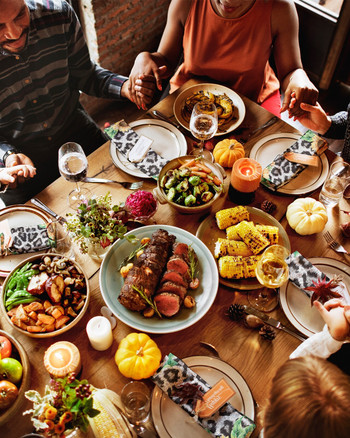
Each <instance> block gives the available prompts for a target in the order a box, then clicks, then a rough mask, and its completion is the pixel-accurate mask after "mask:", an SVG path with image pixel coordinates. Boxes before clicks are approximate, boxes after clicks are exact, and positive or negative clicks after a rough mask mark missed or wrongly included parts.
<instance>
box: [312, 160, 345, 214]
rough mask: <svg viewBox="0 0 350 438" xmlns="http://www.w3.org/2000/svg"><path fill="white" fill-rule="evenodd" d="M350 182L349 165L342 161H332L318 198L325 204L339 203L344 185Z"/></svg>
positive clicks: (333, 204)
mask: <svg viewBox="0 0 350 438" xmlns="http://www.w3.org/2000/svg"><path fill="white" fill-rule="evenodd" d="M349 182H350V165H349V164H347V163H344V162H343V161H336V162H334V163H332V165H331V167H330V169H329V173H328V176H327V179H326V180H325V182H324V183H323V186H322V189H321V193H320V197H319V200H320V201H321V202H322V204H324V205H325V206H329V207H333V206H335V205H337V204H339V201H340V198H341V197H342V194H343V191H344V189H345V186H346V185H347V184H348V183H349Z"/></svg>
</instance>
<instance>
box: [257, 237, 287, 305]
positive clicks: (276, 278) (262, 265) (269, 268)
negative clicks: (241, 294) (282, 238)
mask: <svg viewBox="0 0 350 438" xmlns="http://www.w3.org/2000/svg"><path fill="white" fill-rule="evenodd" d="M289 255H290V252H289V251H288V249H287V248H285V247H284V246H282V245H271V246H269V247H268V248H266V249H265V251H264V252H263V254H262V256H261V258H260V259H259V261H258V262H257V265H256V268H255V275H256V278H257V280H258V281H259V283H261V284H262V286H264V287H263V288H262V289H259V290H257V291H250V292H249V293H248V301H249V303H250V304H251V305H252V306H253V307H255V308H257V309H259V310H261V311H263V312H270V311H271V310H273V309H274V308H275V307H276V306H277V304H278V290H279V288H280V287H281V286H282V285H283V284H284V283H285V282H286V281H287V280H288V275H289V269H288V265H287V263H286V261H285V259H286V258H287V257H288V256H289Z"/></svg>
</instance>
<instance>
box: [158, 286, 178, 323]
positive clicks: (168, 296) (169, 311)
mask: <svg viewBox="0 0 350 438" xmlns="http://www.w3.org/2000/svg"><path fill="white" fill-rule="evenodd" d="M154 301H155V303H156V305H157V309H158V311H159V313H161V314H162V315H164V316H168V317H171V316H174V315H176V313H178V312H179V310H180V305H181V299H180V297H179V296H178V295H176V294H172V293H167V292H163V293H161V294H159V295H156V296H155V297H154Z"/></svg>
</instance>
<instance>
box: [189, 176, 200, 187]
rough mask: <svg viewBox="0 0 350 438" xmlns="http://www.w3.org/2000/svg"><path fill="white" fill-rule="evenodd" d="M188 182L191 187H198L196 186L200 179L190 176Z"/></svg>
mask: <svg viewBox="0 0 350 438" xmlns="http://www.w3.org/2000/svg"><path fill="white" fill-rule="evenodd" d="M188 182H189V183H190V184H191V185H192V186H198V184H200V182H201V179H200V177H199V176H195V175H193V176H190V178H189V179H188Z"/></svg>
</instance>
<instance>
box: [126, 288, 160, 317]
mask: <svg viewBox="0 0 350 438" xmlns="http://www.w3.org/2000/svg"><path fill="white" fill-rule="evenodd" d="M132 288H133V289H134V290H135V291H136V292H137V293H138V294H139V295H140V296H141V298H143V299H144V300H145V301H146V303H147V304H148V305H149V306H150V307H151V308H152V309H153V310H154V311H155V312H156V314H157V315H158V316H159V318H162V315H161V314H160V313H159V310H158V308H157V304H156V303H155V302H154V301H153V300H152V298H150V297H148V296H147V295H146V294H145V292H144V290H143V287H141V289H138V288H137V287H136V286H134V285H132Z"/></svg>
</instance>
